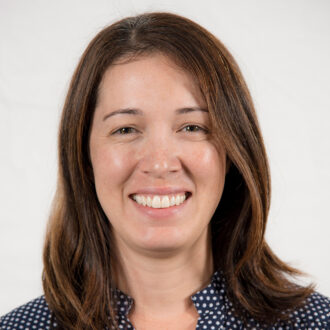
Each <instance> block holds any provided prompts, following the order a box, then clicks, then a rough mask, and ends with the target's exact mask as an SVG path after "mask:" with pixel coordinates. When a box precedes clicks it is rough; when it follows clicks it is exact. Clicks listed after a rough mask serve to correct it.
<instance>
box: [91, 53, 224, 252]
mask: <svg viewBox="0 0 330 330" xmlns="http://www.w3.org/2000/svg"><path fill="white" fill-rule="evenodd" d="M209 120H210V119H209V115H208V112H207V109H206V104H205V103H204V100H203V97H202V95H201V93H200V91H199V89H198V87H197V85H196V83H195V82H194V81H193V79H192V77H191V76H190V75H189V74H187V73H185V72H184V71H183V70H181V69H180V68H178V67H177V66H176V65H175V64H174V62H172V61H171V60H170V59H169V58H167V57H165V56H164V55H161V54H156V55H149V56H145V57H141V58H138V59H137V60H134V61H131V62H128V63H122V64H116V65H112V66H111V67H110V68H109V69H108V70H107V71H106V73H105V74H104V77H103V80H102V82H101V85H100V89H99V98H98V103H97V107H96V109H95V114H94V118H93V123H92V128H91V135H90V153H91V161H92V166H93V171H94V178H95V187H96V192H97V196H98V199H99V201H100V204H101V206H102V208H103V210H104V212H105V214H106V215H107V217H108V219H109V221H110V223H111V225H112V228H113V233H114V236H115V239H116V242H117V245H118V247H119V249H120V247H122V248H130V249H134V250H136V251H140V252H141V251H142V252H146V253H150V252H152V251H154V252H162V251H167V252H170V251H175V250H178V249H182V248H187V249H189V248H191V247H192V245H195V244H205V243H206V242H207V240H208V230H207V229H208V224H209V222H210V219H211V217H212V215H213V213H214V211H215V209H216V207H217V205H218V203H219V201H220V198H221V194H222V191H223V186H224V180H225V167H226V164H225V161H226V160H225V159H226V157H225V152H224V151H220V153H219V151H217V150H216V148H215V146H214V145H213V144H212V143H211V141H210V139H209V138H210V134H208V133H207V130H208V129H210V121H209ZM186 197H187V198H186ZM184 198H186V199H185V200H183V199H184ZM134 199H135V200H134ZM182 200H183V202H182ZM146 203H147V204H146ZM173 203H174V204H175V205H174V206H173V205H172V204H173ZM144 204H146V205H144ZM177 204H178V205H177ZM148 205H149V206H148ZM171 205H172V206H171Z"/></svg>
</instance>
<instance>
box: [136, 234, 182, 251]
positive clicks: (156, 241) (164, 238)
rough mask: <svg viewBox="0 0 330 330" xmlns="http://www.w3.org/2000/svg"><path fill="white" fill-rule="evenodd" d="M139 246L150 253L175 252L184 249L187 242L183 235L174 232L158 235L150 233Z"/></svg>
mask: <svg viewBox="0 0 330 330" xmlns="http://www.w3.org/2000/svg"><path fill="white" fill-rule="evenodd" d="M138 245H139V246H140V247H141V248H142V249H144V250H146V251H150V253H153V252H156V253H162V252H174V251H177V250H179V249H182V248H184V246H185V245H187V241H186V239H185V237H184V235H182V234H181V233H179V232H178V231H174V232H173V230H166V231H164V230H163V231H161V232H158V233H152V234H151V233H148V234H147V235H146V236H145V237H143V239H142V240H141V241H140V242H138Z"/></svg>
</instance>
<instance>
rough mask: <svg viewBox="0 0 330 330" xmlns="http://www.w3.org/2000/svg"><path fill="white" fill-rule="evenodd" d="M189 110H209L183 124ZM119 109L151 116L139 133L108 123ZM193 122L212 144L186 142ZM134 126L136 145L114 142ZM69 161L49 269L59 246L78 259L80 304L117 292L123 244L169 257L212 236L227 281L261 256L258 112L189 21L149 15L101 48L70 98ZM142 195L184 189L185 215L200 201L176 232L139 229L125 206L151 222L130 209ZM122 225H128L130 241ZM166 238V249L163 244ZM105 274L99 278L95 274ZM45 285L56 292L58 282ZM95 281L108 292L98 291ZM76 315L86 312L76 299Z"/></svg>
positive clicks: (104, 35) (64, 145) (64, 165)
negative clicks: (110, 289) (115, 267)
mask: <svg viewBox="0 0 330 330" xmlns="http://www.w3.org/2000/svg"><path fill="white" fill-rule="evenodd" d="M157 68H158V69H159V70H157ZM142 73H144V74H142ZM132 77H133V78H132ZM143 77H144V79H142V78H143ZM124 78H127V79H124ZM147 88H149V90H150V91H151V92H152V93H148V91H147ZM187 107H189V108H193V107H195V108H199V109H200V110H198V111H190V113H185V114H181V115H176V114H175V110H177V109H180V108H187ZM119 108H141V109H142V112H143V115H140V117H139V115H136V116H135V117H134V120H133V121H132V120H131V119H130V118H131V117H132V115H127V114H126V115H116V116H108V114H109V113H110V112H112V111H115V110H118V109H119ZM141 109H140V110H141ZM155 109H156V110H155ZM203 110H205V111H203ZM206 111H207V112H206ZM120 116H121V117H120ZM180 116H181V117H180ZM115 117H117V118H115ZM188 122H189V123H190V122H191V123H193V124H195V123H196V124H199V125H200V126H202V127H203V126H204V128H206V129H207V131H208V134H204V133H201V132H200V131H199V133H189V134H188V133H187V132H186V131H182V128H183V126H184V125H183V124H186V123H188ZM132 125H133V127H135V128H136V131H135V133H134V134H135V135H134V134H131V136H130V137H125V138H124V137H122V136H119V134H118V132H117V133H116V134H112V135H109V134H110V132H111V133H114V132H115V131H116V129H118V128H120V127H127V126H129V127H131V126H132ZM134 125H135V126H134ZM183 132H185V133H183ZM157 138H158V141H157V140H156V139H157ZM124 139H125V140H124ZM128 139H131V140H128ZM59 161H60V164H59V165H60V172H59V186H58V193H57V199H56V201H57V203H55V204H54V205H55V209H54V212H53V216H52V220H51V222H50V227H49V228H50V229H49V232H48V236H47V240H46V246H45V263H46V266H45V269H46V270H47V267H49V268H50V267H51V266H50V265H51V264H52V265H55V264H57V265H59V264H60V263H61V261H60V249H61V246H62V247H63V251H62V252H63V253H64V254H68V251H70V252H69V253H71V256H70V258H71V259H70V260H71V262H70V266H69V267H71V270H67V273H70V272H71V273H72V276H78V278H79V280H81V281H83V282H84V285H85V288H84V290H83V291H81V289H79V285H78V284H77V288H76V289H75V288H74V287H72V288H71V289H70V290H72V297H73V296H74V295H75V296H76V297H77V296H78V293H77V292H79V294H80V295H81V296H84V297H85V299H87V298H88V297H89V298H90V299H92V298H91V297H90V296H89V295H91V291H92V289H93V290H94V292H93V294H94V295H96V293H95V291H99V293H100V295H101V291H102V290H105V289H104V288H105V287H106V286H111V278H109V276H108V277H107V275H106V274H111V269H112V264H111V262H110V258H109V255H111V256H112V257H113V258H112V260H113V259H114V258H115V257H116V256H115V252H114V251H115V249H114V244H115V242H117V243H118V242H119V241H121V242H126V243H127V242H128V243H130V244H135V247H138V248H142V249H150V248H152V249H156V250H158V251H165V250H168V249H169V248H172V247H173V246H174V247H180V246H183V245H185V244H186V246H187V244H191V243H192V242H193V239H197V238H198V235H200V234H201V233H203V235H204V236H203V237H208V238H209V239H210V241H212V250H213V255H214V264H215V267H222V268H225V269H226V271H228V272H234V271H235V272H238V271H239V269H240V268H242V267H244V265H246V264H247V263H249V262H250V261H251V260H252V258H253V257H255V256H257V255H258V253H261V250H262V248H263V236H264V230H265V224H266V219H267V214H268V209H269V196H270V183H269V171H268V165H267V158H266V154H265V150H264V147H263V141H262V137H261V134H260V130H259V127H258V122H257V118H256V115H255V111H254V108H253V104H252V101H251V98H250V95H249V92H248V89H247V87H246V85H245V83H244V79H243V77H242V75H241V73H240V70H239V68H238V66H237V64H236V62H235V61H234V59H233V58H232V56H231V55H230V53H229V52H228V50H227V49H226V48H225V47H224V45H223V44H222V43H221V42H220V41H219V40H218V39H216V38H215V37H214V36H213V35H211V34H210V33H209V32H208V31H206V30H205V29H204V28H202V27H201V26H199V25H197V24H196V23H194V22H192V21H190V20H189V19H186V18H183V17H180V16H178V15H174V14H168V13H150V14H143V15H140V16H137V17H130V18H125V19H123V20H121V21H119V22H116V23H114V24H113V25H111V26H109V27H107V28H105V29H104V30H102V31H101V32H100V33H99V34H98V35H97V36H96V37H95V38H94V39H93V40H92V42H91V43H90V44H89V46H88V47H87V49H86V51H85V52H84V54H83V56H82V58H81V60H80V63H79V65H78V67H77V69H76V71H75V74H74V76H73V78H72V82H71V85H70V88H69V92H68V95H67V98H66V102H65V106H64V110H63V115H62V120H61V125H60V133H59ZM141 185H142V186H143V187H147V188H148V187H149V188H150V187H151V188H155V189H157V188H158V187H163V186H164V185H166V186H169V187H170V188H171V187H174V186H175V187H176V188H180V189H181V191H180V193H181V192H182V193H183V194H186V193H188V194H187V196H188V197H189V198H188V199H187V201H186V202H185V205H186V206H187V205H189V204H188V203H189V202H191V201H193V200H194V198H195V202H196V203H194V205H196V207H195V208H191V209H190V211H189V212H191V213H187V214H186V213H184V212H185V211H184V210H183V211H178V212H177V214H175V215H174V220H173V221H172V222H169V225H168V226H167V227H164V226H159V225H158V224H157V225H155V224H154V223H147V224H146V225H145V226H143V227H142V228H141V227H139V225H138V223H137V222H136V220H135V219H131V220H130V219H129V216H128V215H129V213H125V212H123V211H122V210H123V209H125V207H124V206H126V209H128V210H129V211H130V212H133V214H136V216H137V218H138V219H140V220H142V219H143V218H145V216H144V215H143V216H140V214H141V213H139V212H140V211H139V209H138V208H135V206H136V205H134V204H136V203H135V202H134V201H133V200H132V197H133V195H134V194H136V193H139V189H140V187H141ZM153 192H157V191H153ZM141 193H145V192H143V191H141ZM206 194H209V195H206ZM189 199H190V201H189ZM109 201H113V202H109ZM117 202H118V203H121V204H120V205H122V206H123V207H122V208H121V207H118V204H117ZM183 209H184V208H183ZM180 212H181V215H182V216H183V215H189V216H190V215H191V218H192V219H193V221H192V223H190V224H189V222H186V223H184V225H183V226H182V228H180V226H178V223H179V222H178V221H177V220H178V219H180V217H181V215H180ZM158 214H159V213H158ZM165 216H166V215H165ZM139 217H140V218H139ZM120 218H124V219H126V220H127V221H130V222H129V223H130V225H131V228H132V231H129V230H127V228H126V229H125V228H124V226H122V225H121V224H120V222H119V221H118V219H120ZM112 219H113V221H114V222H113V223H111V220H112ZM201 219H202V220H201ZM198 220H199V222H198ZM176 221H177V222H176ZM186 221H187V220H186ZM55 228H56V230H55ZM160 234H162V236H163V237H165V238H167V239H164V240H163V241H161V240H159V239H158V240H157V239H156V238H157V237H159V236H160ZM169 242H170V243H169ZM171 244H172V245H171ZM54 246H57V247H58V249H57V252H54V251H55V249H54V248H53V247H54ZM64 247H65V252H64ZM99 263H102V267H101V268H102V269H101V270H100V269H99V268H98V269H97V267H95V266H96V265H97V264H99ZM47 265H48V266H47ZM74 273H75V274H76V275H73V274H74ZM46 274H48V275H47V276H48V282H50V278H51V276H53V279H55V277H56V276H58V274H57V275H56V274H55V273H52V275H49V274H50V273H49V272H48V273H47V272H46ZM77 274H78V275H77ZM62 275H63V274H62ZM96 278H97V279H98V282H99V283H100V282H102V285H100V284H98V285H95V279H96ZM46 281H47V279H46ZM93 286H94V287H93ZM101 287H102V288H101ZM70 290H69V291H70ZM79 290H80V291H79ZM45 291H47V290H45ZM49 292H51V291H49ZM86 296H87V298H86ZM72 299H73V298H72ZM77 299H78V298H77ZM70 303H71V305H72V306H75V305H77V302H76V301H75V300H74V299H73V300H72V301H71V302H70ZM81 308H82V307H81Z"/></svg>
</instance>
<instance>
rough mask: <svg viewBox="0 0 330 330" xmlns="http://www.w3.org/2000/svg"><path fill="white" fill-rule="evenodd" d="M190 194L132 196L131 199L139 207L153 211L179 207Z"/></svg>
mask: <svg viewBox="0 0 330 330" xmlns="http://www.w3.org/2000/svg"><path fill="white" fill-rule="evenodd" d="M190 194H191V193H189V192H186V193H178V194H171V195H141V194H133V195H131V198H132V199H133V200H134V201H135V202H136V203H137V204H139V205H143V206H148V207H151V208H154V209H160V208H162V209H163V208H168V207H171V206H178V205H181V204H182V203H183V202H184V201H185V200H186V199H187V198H188V197H189V196H190Z"/></svg>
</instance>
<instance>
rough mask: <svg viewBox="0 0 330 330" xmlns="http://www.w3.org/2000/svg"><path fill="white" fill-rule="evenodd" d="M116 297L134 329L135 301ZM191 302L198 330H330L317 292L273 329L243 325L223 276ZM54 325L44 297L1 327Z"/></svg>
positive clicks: (121, 316) (328, 312)
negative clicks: (131, 318) (196, 314)
mask: <svg viewBox="0 0 330 330" xmlns="http://www.w3.org/2000/svg"><path fill="white" fill-rule="evenodd" d="M115 294H116V296H117V299H118V302H117V303H118V308H117V311H118V315H117V319H118V322H119V329H125V328H127V329H134V327H133V325H132V324H131V323H130V321H129V319H128V313H129V311H130V309H131V307H132V304H133V302H134V301H133V299H132V298H131V297H129V296H127V295H126V294H124V293H123V292H121V291H120V290H115ZM191 299H192V301H193V303H194V305H195V307H196V309H197V311H198V314H199V318H198V322H197V326H196V329H206V330H211V329H216V330H219V329H268V330H272V329H273V330H275V329H278V330H280V329H281V330H284V329H288V330H289V329H311V330H312V329H315V330H316V329H319V330H324V329H330V299H329V298H327V297H325V296H323V295H321V294H319V293H317V292H314V293H312V294H311V295H310V296H309V297H308V298H307V300H306V304H305V305H304V306H303V307H300V308H297V309H296V310H295V311H293V312H292V313H291V316H290V318H289V319H288V320H286V321H277V322H275V323H274V324H273V325H272V326H270V327H263V326H261V325H260V324H259V323H258V322H257V321H256V320H254V319H253V318H250V319H249V320H248V322H247V323H245V324H243V322H242V320H241V319H239V318H238V317H237V316H235V311H234V307H233V305H232V303H231V302H230V301H229V299H228V297H227V294H226V285H225V279H224V276H223V275H222V273H221V272H216V273H215V274H214V275H213V276H212V279H211V282H210V284H209V285H208V286H207V287H205V288H204V289H202V290H200V291H198V292H197V293H196V294H194V295H193V296H191ZM51 322H52V323H53V324H52V325H53V327H54V328H56V327H57V323H56V320H55V319H54V318H53V319H51V311H50V310H49V308H48V305H47V303H46V301H45V298H44V296H41V297H39V298H37V299H35V300H32V301H30V302H29V303H27V304H25V305H23V306H21V307H18V308H16V309H15V310H13V311H12V312H10V313H8V314H6V315H4V316H2V317H1V318H0V327H1V329H3V330H13V329H15V330H16V329H50V324H51Z"/></svg>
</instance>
